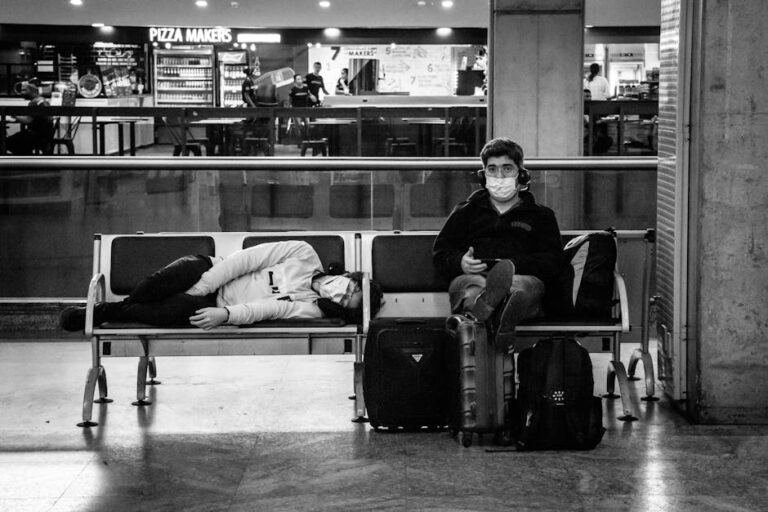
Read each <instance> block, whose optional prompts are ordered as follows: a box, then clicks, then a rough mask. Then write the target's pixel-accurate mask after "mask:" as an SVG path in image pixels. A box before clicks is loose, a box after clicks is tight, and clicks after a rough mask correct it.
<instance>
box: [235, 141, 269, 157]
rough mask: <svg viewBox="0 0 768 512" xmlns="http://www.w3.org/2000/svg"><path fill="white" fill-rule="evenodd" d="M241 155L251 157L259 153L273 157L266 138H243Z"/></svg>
mask: <svg viewBox="0 0 768 512" xmlns="http://www.w3.org/2000/svg"><path fill="white" fill-rule="evenodd" d="M242 148H243V153H245V154H247V155H251V156H256V154H257V153H258V152H259V151H261V152H262V153H264V156H273V155H274V149H273V147H272V145H271V144H270V143H269V139H268V138H266V137H245V139H244V140H243V142H242Z"/></svg>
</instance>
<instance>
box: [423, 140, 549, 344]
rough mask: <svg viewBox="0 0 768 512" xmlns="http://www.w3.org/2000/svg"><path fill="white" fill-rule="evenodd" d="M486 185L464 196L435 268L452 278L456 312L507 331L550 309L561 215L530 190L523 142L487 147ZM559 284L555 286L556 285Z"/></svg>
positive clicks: (438, 242) (441, 240)
mask: <svg viewBox="0 0 768 512" xmlns="http://www.w3.org/2000/svg"><path fill="white" fill-rule="evenodd" d="M480 158H481V159H482V161H483V169H481V170H480V171H478V177H479V178H480V182H481V184H482V185H483V188H482V189H481V190H477V191H475V192H473V193H472V194H471V195H470V196H469V198H468V199H467V200H466V201H464V202H462V203H459V204H458V205H457V206H456V207H455V208H454V210H453V212H452V213H451V214H450V216H449V217H448V220H447V221H446V222H445V225H444V226H443V228H442V229H441V230H440V233H439V234H438V236H437V238H436V239H435V244H434V247H433V259H434V263H435V267H436V268H437V269H438V271H439V272H440V273H441V274H442V275H443V276H444V277H446V278H447V279H449V280H451V282H450V286H449V295H450V302H451V311H452V312H453V313H468V314H470V315H472V316H474V317H475V318H476V319H478V320H480V321H482V322H490V325H491V327H492V328H498V331H504V332H508V331H511V330H513V328H514V326H515V325H517V324H518V323H519V322H521V321H522V320H525V319H527V318H534V317H536V316H539V315H541V314H542V312H543V300H544V293H545V290H547V289H554V288H555V287H556V283H557V279H558V276H559V275H560V271H561V268H562V265H563V261H564V258H563V250H562V242H561V238H560V229H559V228H558V225H557V221H556V219H555V214H554V213H553V212H552V210H550V209H549V208H547V207H545V206H541V205H539V204H537V203H536V201H535V200H534V197H533V195H532V194H531V193H530V192H528V185H529V183H530V174H529V172H528V170H526V169H525V167H524V166H523V149H522V148H521V147H520V146H519V145H518V144H516V143H515V142H513V141H512V140H510V139H508V138H497V139H493V140H491V141H488V143H486V144H485V146H484V147H483V149H482V151H481V152H480ZM550 287H552V288H550Z"/></svg>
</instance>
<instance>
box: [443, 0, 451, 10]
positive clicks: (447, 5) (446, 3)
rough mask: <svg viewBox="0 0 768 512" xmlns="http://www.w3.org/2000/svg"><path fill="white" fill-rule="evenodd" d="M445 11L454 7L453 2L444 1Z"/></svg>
mask: <svg viewBox="0 0 768 512" xmlns="http://www.w3.org/2000/svg"><path fill="white" fill-rule="evenodd" d="M441 5H442V6H443V8H444V9H450V8H451V7H453V1H452V0H443V2H442V4H441Z"/></svg>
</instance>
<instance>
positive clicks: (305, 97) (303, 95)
mask: <svg viewBox="0 0 768 512" xmlns="http://www.w3.org/2000/svg"><path fill="white" fill-rule="evenodd" d="M288 96H289V97H290V98H291V106H292V107H311V106H313V105H315V104H316V103H318V101H317V96H315V95H314V94H312V92H311V91H310V90H309V88H308V87H307V84H305V83H304V77H302V76H301V75H299V74H296V75H293V87H291V92H290V93H289V94H288Z"/></svg>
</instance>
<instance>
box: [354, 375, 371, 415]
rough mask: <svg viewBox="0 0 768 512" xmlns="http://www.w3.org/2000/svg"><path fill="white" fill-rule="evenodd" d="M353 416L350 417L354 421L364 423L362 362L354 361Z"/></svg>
mask: <svg viewBox="0 0 768 512" xmlns="http://www.w3.org/2000/svg"><path fill="white" fill-rule="evenodd" d="M354 379H355V381H354V384H355V395H354V399H355V416H354V417H353V418H352V421H353V422H354V423H366V422H367V421H368V418H366V417H365V398H364V397H363V363H362V362H360V363H357V362H356V363H355V377H354Z"/></svg>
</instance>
